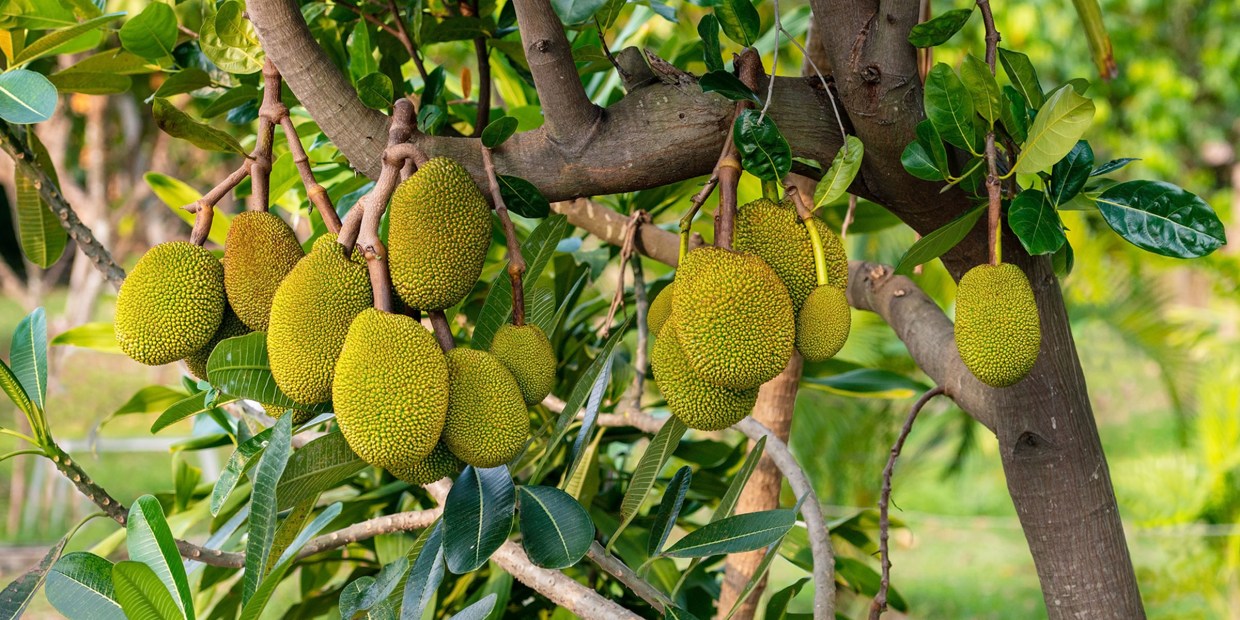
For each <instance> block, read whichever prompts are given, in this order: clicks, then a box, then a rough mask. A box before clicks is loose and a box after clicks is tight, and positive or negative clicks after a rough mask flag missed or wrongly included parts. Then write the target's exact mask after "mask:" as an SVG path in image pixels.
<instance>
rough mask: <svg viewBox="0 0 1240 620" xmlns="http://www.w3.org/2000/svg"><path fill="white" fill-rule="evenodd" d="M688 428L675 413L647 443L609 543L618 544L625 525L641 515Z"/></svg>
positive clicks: (630, 480)
mask: <svg viewBox="0 0 1240 620" xmlns="http://www.w3.org/2000/svg"><path fill="white" fill-rule="evenodd" d="M688 430H689V428H688V427H687V426H685V424H684V422H681V421H680V418H677V417H675V416H672V417H670V418H668V419H667V422H664V423H663V426H662V427H661V428H659V432H657V433H655V434H654V437H653V438H652V439H651V440H650V445H648V446H646V451H645V452H644V453H642V458H641V459H640V460H638V461H637V467H636V468H635V469H634V470H633V477H632V478H630V479H629V488H628V489H626V490H625V492H624V499H623V500H621V501H620V525H619V526H618V527H617V528H616V531H615V533H614V534H612V535H611V538H610V539H609V542H608V545H609V546H611V545H614V544H615V541H616V539H618V538H619V537H620V532H623V531H624V528H626V527H628V525H629V523H632V521H633V519H634V518H635V517H637V513H638V511H640V510H641V508H642V504H645V503H646V495H648V494H649V493H650V489H652V488H654V481H655V480H656V479H658V477H659V472H661V471H663V466H664V465H666V464H667V461H668V459H670V458H672V453H673V452H675V451H676V446H677V445H678V444H679V443H680V438H681V437H684V436H685V432H686V431H688Z"/></svg>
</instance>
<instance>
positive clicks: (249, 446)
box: [211, 428, 273, 515]
mask: <svg viewBox="0 0 1240 620" xmlns="http://www.w3.org/2000/svg"><path fill="white" fill-rule="evenodd" d="M272 431H273V429H270V428H268V429H265V430H263V431H262V432H260V433H258V434H256V435H254V436H253V437H251V438H249V439H247V440H245V441H242V442H241V444H240V445H238V446H237V449H236V450H234V451H233V453H232V455H231V456H229V457H228V462H227V463H225V465H224V471H222V472H220V477H219V479H217V480H216V481H215V488H214V490H212V492H211V514H212V515H218V514H219V512H220V508H222V507H223V506H224V500H226V499H228V496H229V495H230V494H231V493H232V491H233V489H234V488H236V486H237V483H238V482H239V481H240V479H241V474H243V473H245V472H246V471H248V470H249V469H250V467H252V466H253V465H254V463H255V460H254V458H255V457H256V456H258V455H260V454H262V453H263V450H264V449H266V447H267V440H268V438H270V437H271V433H272Z"/></svg>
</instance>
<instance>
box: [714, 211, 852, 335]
mask: <svg viewBox="0 0 1240 620" xmlns="http://www.w3.org/2000/svg"><path fill="white" fill-rule="evenodd" d="M810 221H811V222H813V223H814V226H815V227H816V228H817V229H818V234H819V236H821V237H822V246H823V250H824V252H825V253H826V256H827V283H828V284H830V285H831V286H834V287H835V288H838V289H841V290H843V289H846V288H848V257H847V256H846V255H845V254H844V243H843V242H842V241H841V240H840V238H839V235H836V234H835V231H833V230H831V227H830V226H827V225H826V223H824V222H823V221H822V220H820V219H818V218H816V217H815V218H813V219H812V220H810ZM732 247H734V248H735V249H736V250H737V251H739V252H749V253H750V254H757V255H758V256H759V257H760V258H762V260H764V261H766V262H767V264H768V265H770V266H771V268H772V269H774V270H775V273H777V274H779V278H780V279H781V280H783V281H784V285H785V286H787V287H788V294H789V295H790V296H791V297H792V305H793V308H794V309H795V310H796V311H797V312H800V311H801V305H802V304H804V303H805V298H807V297H809V294H810V293H811V292H813V290H814V289H815V288H818V277H817V275H816V274H815V271H814V247H813V245H811V244H810V240H809V233H808V232H807V231H806V230H805V225H804V224H802V223H801V219H800V218H799V217H797V212H796V208H795V207H793V206H792V204H791V203H789V202H788V201H783V202H780V203H774V202H771V201H770V200H767V199H766V198H759V199H757V200H755V201H753V202H751V203H749V204H746V205H744V206H742V207H741V208H740V209H738V210H737V212H736V233H735V238H734V239H733V242H732Z"/></svg>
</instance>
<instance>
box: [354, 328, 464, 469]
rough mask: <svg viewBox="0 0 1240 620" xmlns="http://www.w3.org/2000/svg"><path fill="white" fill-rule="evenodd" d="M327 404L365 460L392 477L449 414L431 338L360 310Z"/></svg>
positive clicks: (430, 445) (444, 374)
mask: <svg viewBox="0 0 1240 620" xmlns="http://www.w3.org/2000/svg"><path fill="white" fill-rule="evenodd" d="M332 404H333V405H334V406H335V409H336V422H337V423H339V424H340V432H342V433H344V438H345V441H347V442H348V443H349V447H350V448H352V449H353V452H355V453H357V455H358V456H359V457H361V458H362V460H363V461H366V462H367V463H370V464H371V465H374V466H375V467H382V468H383V469H386V470H388V471H392V472H397V471H405V470H407V468H409V467H411V466H413V465H415V464H417V463H418V462H420V461H421V460H422V459H424V458H426V456H427V455H429V454H430V453H431V450H433V449H434V448H435V444H436V443H438V442H439V434H440V433H441V432H442V431H443V426H444V417H445V416H446V415H447V413H448V364H447V361H445V359H444V355H443V353H442V352H441V351H440V350H439V345H438V344H437V343H436V342H435V337H434V336H432V335H431V333H430V332H429V331H426V328H424V327H422V325H421V324H420V323H418V322H417V321H415V320H413V319H411V318H409V317H407V316H404V315H402V314H388V313H386V312H382V311H380V310H376V309H374V308H367V309H366V310H363V311H362V313H361V314H359V315H357V318H356V319H353V325H352V326H350V327H349V336H348V338H346V339H345V341H344V348H343V349H342V350H341V351H340V359H339V360H338V361H337V362H336V380H335V382H334V383H333V384H332Z"/></svg>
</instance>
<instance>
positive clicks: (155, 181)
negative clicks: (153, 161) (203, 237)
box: [142, 172, 232, 246]
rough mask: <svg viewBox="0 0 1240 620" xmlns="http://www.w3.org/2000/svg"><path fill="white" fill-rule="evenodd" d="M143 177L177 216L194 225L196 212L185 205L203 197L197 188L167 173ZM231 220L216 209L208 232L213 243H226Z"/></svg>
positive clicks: (149, 173)
mask: <svg viewBox="0 0 1240 620" xmlns="http://www.w3.org/2000/svg"><path fill="white" fill-rule="evenodd" d="M142 178H143V179H144V180H145V181H146V184H147V185H149V186H150V187H151V191H152V192H154V193H155V195H156V196H157V197H159V199H160V200H161V201H163V203H164V204H165V205H167V206H168V208H169V209H172V212H173V213H175V214H176V215H177V217H179V218H181V220H182V221H184V222H185V223H187V224H189V225H190V226H193V225H194V217H195V216H194V214H193V213H190V212H189V211H186V210H185V209H184V207H185V206H186V205H189V204H191V203H193V202H194V201H195V200H198V199H199V198H202V194H199V193H198V191H197V190H195V189H194V188H192V187H190V186H189V185H187V184H185V183H184V182H183V181H179V180H177V179H174V178H172V177H170V176H168V175H166V174H160V173H158V172H148V173H146V174H144V175H142ZM231 222H232V218H231V217H229V215H228V214H227V213H224V212H223V211H221V210H220V209H216V210H215V216H214V217H212V218H211V232H210V233H208V235H207V238H208V239H210V240H211V241H212V242H213V243H216V244H218V245H221V246H222V245H224V242H225V241H227V239H228V226H229V224H230V223H231Z"/></svg>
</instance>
